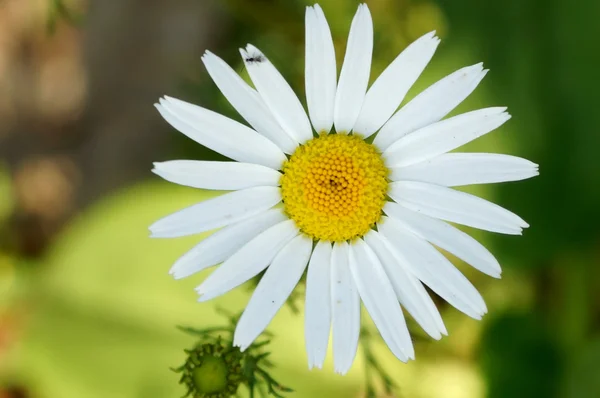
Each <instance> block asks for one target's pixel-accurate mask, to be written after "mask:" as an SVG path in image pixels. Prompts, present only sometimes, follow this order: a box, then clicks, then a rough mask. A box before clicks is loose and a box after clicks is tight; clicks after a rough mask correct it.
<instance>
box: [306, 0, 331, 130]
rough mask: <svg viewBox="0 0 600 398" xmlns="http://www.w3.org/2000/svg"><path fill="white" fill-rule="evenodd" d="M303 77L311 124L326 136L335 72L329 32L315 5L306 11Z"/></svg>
mask: <svg viewBox="0 0 600 398" xmlns="http://www.w3.org/2000/svg"><path fill="white" fill-rule="evenodd" d="M304 73H305V84H306V102H307V104H308V114H309V115H310V120H311V121H312V125H313V127H314V129H315V131H317V132H319V133H321V132H326V133H328V132H329V131H330V130H331V126H332V124H333V106H334V103H335V91H336V85H337V83H336V78H337V70H336V63H335V48H334V47H333V39H332V38H331V30H330V29H329V25H328V24H327V20H326V19H325V14H323V10H322V9H321V7H320V6H319V5H318V4H315V5H314V7H307V8H306V59H305V72H304Z"/></svg>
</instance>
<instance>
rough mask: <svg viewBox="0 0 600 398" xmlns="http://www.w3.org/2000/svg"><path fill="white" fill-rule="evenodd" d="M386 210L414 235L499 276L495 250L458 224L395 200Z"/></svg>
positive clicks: (480, 269)
mask: <svg viewBox="0 0 600 398" xmlns="http://www.w3.org/2000/svg"><path fill="white" fill-rule="evenodd" d="M383 211H384V212H385V214H387V215H388V216H390V217H391V218H393V219H395V220H397V221H398V222H400V223H401V224H402V226H403V227H405V228H406V229H408V230H410V231H411V232H412V233H414V234H415V235H417V236H419V237H421V238H423V239H425V240H428V241H429V242H431V243H433V244H434V245H436V246H438V247H440V248H442V249H444V250H446V251H447V252H450V253H452V254H454V255H455V256H456V257H458V258H460V259H462V260H464V261H465V262H466V263H468V264H471V265H472V266H473V267H474V268H476V269H478V270H479V271H481V272H483V273H485V274H488V275H490V276H493V277H494V278H500V273H501V272H502V270H501V269H500V264H498V261H497V260H496V259H495V258H494V256H493V255H492V253H490V252H489V251H488V250H487V249H486V248H485V247H483V245H482V244H481V243H479V242H477V241H476V240H475V239H473V238H472V237H470V236H469V235H468V234H466V233H464V232H463V231H461V230H459V229H458V228H455V227H453V226H452V225H450V224H448V223H445V222H443V221H440V220H438V219H436V218H431V217H427V216H425V215H423V214H419V213H416V212H414V211H411V210H408V209H407V208H405V207H403V206H400V205H398V204H396V203H391V202H388V203H386V205H385V207H384V208H383Z"/></svg>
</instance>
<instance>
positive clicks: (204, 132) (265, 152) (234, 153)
mask: <svg viewBox="0 0 600 398" xmlns="http://www.w3.org/2000/svg"><path fill="white" fill-rule="evenodd" d="M155 106H156V109H158V111H159V112H160V114H161V115H162V117H163V118H164V119H165V120H166V121H167V122H169V124H170V125H171V126H173V127H175V128H176V129H177V130H179V131H180V132H181V133H183V134H185V135H186V136H188V137H189V138H191V139H193V140H194V141H196V142H198V143H200V144H202V145H204V146H206V147H208V148H210V149H212V150H213V151H216V152H219V153H220V154H222V155H225V156H227V157H229V158H231V159H233V160H237V161H238V162H248V163H256V164H262V165H263V166H267V167H270V168H272V169H275V170H279V169H280V168H281V165H282V164H283V162H284V161H285V160H286V157H285V155H284V154H283V152H282V151H281V149H279V148H278V147H277V145H275V144H274V143H272V142H271V141H269V140H268V139H267V138H265V137H263V136H262V135H260V134H258V133H257V132H256V131H254V130H252V129H251V128H249V127H246V126H244V125H243V124H241V123H238V122H236V121H235V120H232V119H229V118H227V117H225V116H223V115H219V114H218V113H215V112H212V111H209V110H208V109H204V108H201V107H199V106H196V105H192V104H190V103H187V102H184V101H180V100H177V99H175V98H170V97H165V99H161V100H160V105H158V104H156V105H155Z"/></svg>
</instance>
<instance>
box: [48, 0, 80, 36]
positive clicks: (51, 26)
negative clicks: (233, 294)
mask: <svg viewBox="0 0 600 398" xmlns="http://www.w3.org/2000/svg"><path fill="white" fill-rule="evenodd" d="M60 21H66V22H67V23H70V24H73V25H79V24H80V23H81V22H82V21H83V15H82V14H81V13H79V12H78V11H75V10H74V9H73V8H71V7H70V5H68V4H66V3H65V0H49V4H48V17H47V22H46V29H47V30H48V33H49V34H54V32H56V26H57V24H58V23H59V22H60Z"/></svg>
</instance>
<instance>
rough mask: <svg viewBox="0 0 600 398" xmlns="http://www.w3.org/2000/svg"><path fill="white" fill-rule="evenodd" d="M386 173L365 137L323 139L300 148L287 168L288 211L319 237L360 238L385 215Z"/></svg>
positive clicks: (284, 189) (283, 182)
mask: <svg viewBox="0 0 600 398" xmlns="http://www.w3.org/2000/svg"><path fill="white" fill-rule="evenodd" d="M387 175H388V170H387V168H386V167H385V165H384V163H383V159H381V156H380V154H379V153H378V152H377V150H376V148H375V147H374V146H373V145H371V144H368V143H366V142H365V141H364V140H363V139H362V138H360V137H358V136H356V135H345V134H329V135H321V136H319V137H318V138H314V139H312V140H310V141H308V142H307V143H305V144H304V145H302V146H300V147H298V149H296V151H295V152H294V154H293V155H292V156H291V157H290V159H289V160H288V161H287V162H285V164H284V165H283V176H282V177H281V191H282V195H283V203H284V206H285V211H286V213H287V215H288V216H289V217H290V218H291V219H292V220H294V221H295V222H296V224H297V226H298V228H299V229H300V230H301V231H302V232H304V233H305V234H307V235H309V236H311V237H312V238H314V239H318V240H328V241H337V242H339V241H345V240H351V239H354V238H357V237H360V236H362V235H364V234H366V233H367V232H369V229H370V228H371V227H372V226H373V225H374V224H375V223H376V222H377V221H379V218H380V217H381V209H382V208H383V205H384V204H385V200H386V198H385V195H386V192H387V186H388V183H387Z"/></svg>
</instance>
